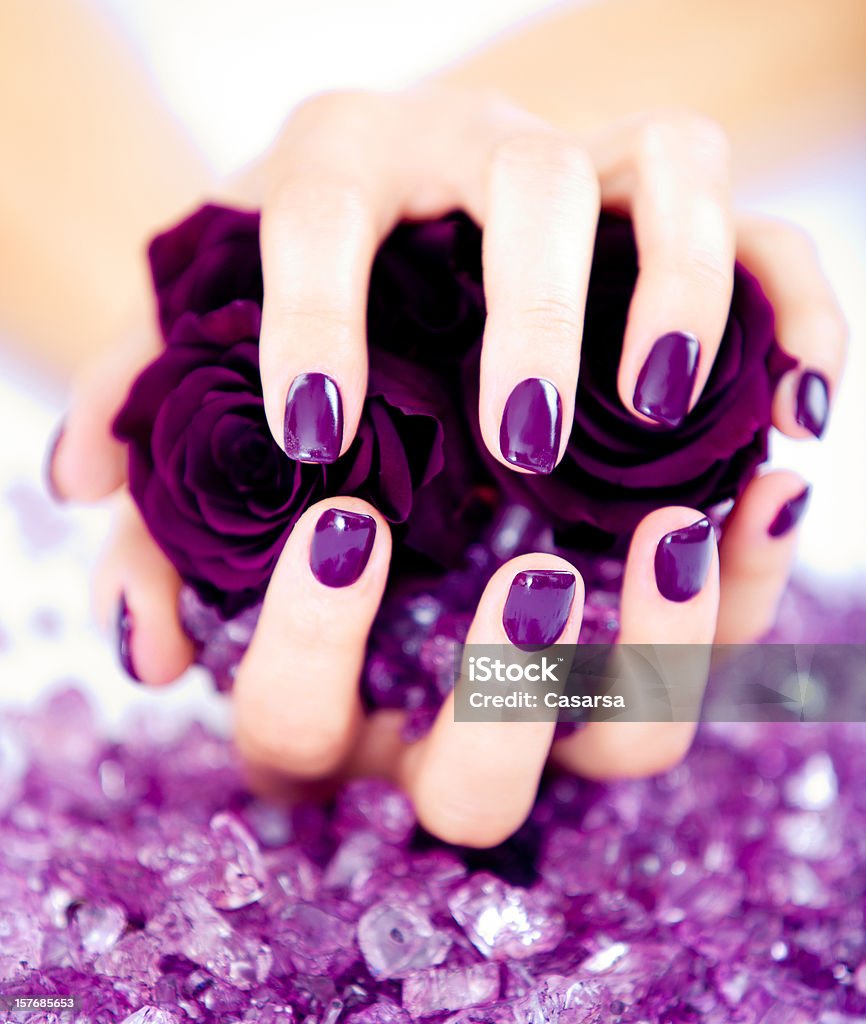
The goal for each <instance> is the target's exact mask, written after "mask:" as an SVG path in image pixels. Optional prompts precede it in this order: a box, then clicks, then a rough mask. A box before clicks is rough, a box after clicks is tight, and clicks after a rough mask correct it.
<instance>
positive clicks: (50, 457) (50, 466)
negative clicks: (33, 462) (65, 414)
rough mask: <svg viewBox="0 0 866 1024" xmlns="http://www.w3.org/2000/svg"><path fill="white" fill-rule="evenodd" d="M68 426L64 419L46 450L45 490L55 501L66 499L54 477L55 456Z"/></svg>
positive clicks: (44, 468)
mask: <svg viewBox="0 0 866 1024" xmlns="http://www.w3.org/2000/svg"><path fill="white" fill-rule="evenodd" d="M65 427H66V424H65V422H64V421H62V420H61V422H60V425H59V426H58V427H57V430H56V431H55V433H54V437H52V439H51V441H50V442H49V445H48V449H47V451H46V452H45V465H44V467H43V478H44V480H45V490H46V491H48V494H49V495H50V496H51V498H53V499H54V501H65V500H66V499H65V498H64V497H63V495H62V494H61V493H60V490H59V488H58V487H57V483H56V481H55V479H54V456H55V455H56V454H57V449H58V448H59V447H60V442H61V441H62V440H63V431H64V429H65Z"/></svg>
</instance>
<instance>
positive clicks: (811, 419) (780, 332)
mask: <svg viewBox="0 0 866 1024" xmlns="http://www.w3.org/2000/svg"><path fill="white" fill-rule="evenodd" d="M738 248H739V254H740V258H741V259H742V261H743V262H744V263H745V265H746V266H747V267H748V268H749V270H751V271H752V272H753V273H754V274H755V276H756V277H757V278H758V280H759V281H760V282H761V286H762V287H763V289H764V292H765V293H766V295H767V298H768V299H769V300H770V303H771V305H772V306H773V309H774V311H775V314H776V336H777V338H778V340H779V344H780V345H781V346H782V348H783V349H784V350H785V351H786V352H787V353H788V354H789V355H791V356H794V358H795V359H797V360H799V364H800V365H799V366H798V367H797V368H796V369H794V370H791V371H790V372H789V373H787V374H785V376H784V377H783V378H782V380H781V381H780V382H779V386H778V388H777V389H776V394H775V397H774V399H773V423H774V425H775V426H776V427H778V429H779V430H781V431H782V432H783V433H785V434H787V435H788V436H789V437H798V438H809V437H813V436H814V437H822V436H823V434H824V431H825V429H826V427H827V419H828V416H829V412H830V403H831V401H832V397H833V395H834V393H835V391H836V387H837V386H838V383H839V379H840V377H841V375H842V368H843V366H844V363H845V352H846V349H847V345H848V325H847V323H846V322H845V317H844V315H843V313H842V310H841V308H840V306H839V302H838V300H837V299H836V296H835V295H834V293H833V289H832V288H831V286H830V282H829V281H828V280H827V277H826V275H825V274H824V271H823V269H822V268H821V264H820V261H819V259H818V253H817V250H816V249H815V246H814V244H813V242H812V241H811V239H810V238H809V237H808V236H807V235H805V234H804V233H803V232H802V231H800V229H799V228H796V227H794V226H793V225H791V224H786V223H785V222H783V221H779V220H773V219H771V218H765V217H754V216H750V217H744V218H742V219H741V222H740V233H739V241H738Z"/></svg>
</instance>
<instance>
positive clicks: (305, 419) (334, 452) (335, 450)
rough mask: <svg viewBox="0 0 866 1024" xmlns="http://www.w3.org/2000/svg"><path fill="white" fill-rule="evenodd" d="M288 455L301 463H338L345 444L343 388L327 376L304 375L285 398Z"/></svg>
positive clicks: (297, 379) (299, 375) (285, 436)
mask: <svg viewBox="0 0 866 1024" xmlns="http://www.w3.org/2000/svg"><path fill="white" fill-rule="evenodd" d="M283 443H284V446H285V449H286V455H288V456H289V458H290V459H296V460H297V461H298V462H325V463H327V462H336V460H337V458H338V457H339V455H340V448H341V447H342V444H343V403H342V401H341V399H340V389H339V388H338V387H337V384H336V382H335V381H334V380H332V379H331V378H330V377H328V376H327V375H326V374H324V373H301V374H298V376H297V377H295V379H294V380H293V381H292V386H291V387H290V388H289V393H288V395H287V396H286V415H285V419H284V421H283Z"/></svg>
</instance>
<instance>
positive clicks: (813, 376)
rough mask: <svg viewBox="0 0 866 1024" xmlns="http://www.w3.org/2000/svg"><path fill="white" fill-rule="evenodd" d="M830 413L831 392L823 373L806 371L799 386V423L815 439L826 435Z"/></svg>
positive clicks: (797, 415) (797, 411) (797, 412)
mask: <svg viewBox="0 0 866 1024" xmlns="http://www.w3.org/2000/svg"><path fill="white" fill-rule="evenodd" d="M829 411H830V391H829V388H828V387H827V378H826V377H825V376H824V374H823V373H816V372H815V371H814V370H806V372H805V373H804V374H803V375H802V376H801V377H800V383H799V385H798V386H797V410H796V417H797V422H798V423H799V424H800V426H801V427H805V428H806V430H808V431H809V432H810V433H812V434H814V435H815V437H821V436H823V434H824V428H825V427H826V426H827V413H828V412H829Z"/></svg>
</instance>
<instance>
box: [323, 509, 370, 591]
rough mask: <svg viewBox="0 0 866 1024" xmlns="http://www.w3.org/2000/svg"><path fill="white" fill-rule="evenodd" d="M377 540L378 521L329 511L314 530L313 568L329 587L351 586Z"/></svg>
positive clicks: (354, 513) (368, 558)
mask: <svg viewBox="0 0 866 1024" xmlns="http://www.w3.org/2000/svg"><path fill="white" fill-rule="evenodd" d="M375 539H376V520H375V519H374V518H373V517H372V516H365V515H362V514H360V513H358V512H342V511H340V509H338V508H329V509H328V511H327V512H323V513H322V515H321V516H320V517H319V521H318V522H317V523H316V528H315V530H313V541H312V544H311V545H310V568H311V569H312V570H313V575H314V576H315V577H316V579H317V580H318V581H319V583H324V584H325V586H326V587H350V586H351V585H352V584H353V583H354V582H355V580H356V579H358V577H359V576H360V575H361V573H362V572H363V571H364V569H365V568H366V565H367V562H368V561H369V560H370V552H371V551H372V550H373V541H375Z"/></svg>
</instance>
